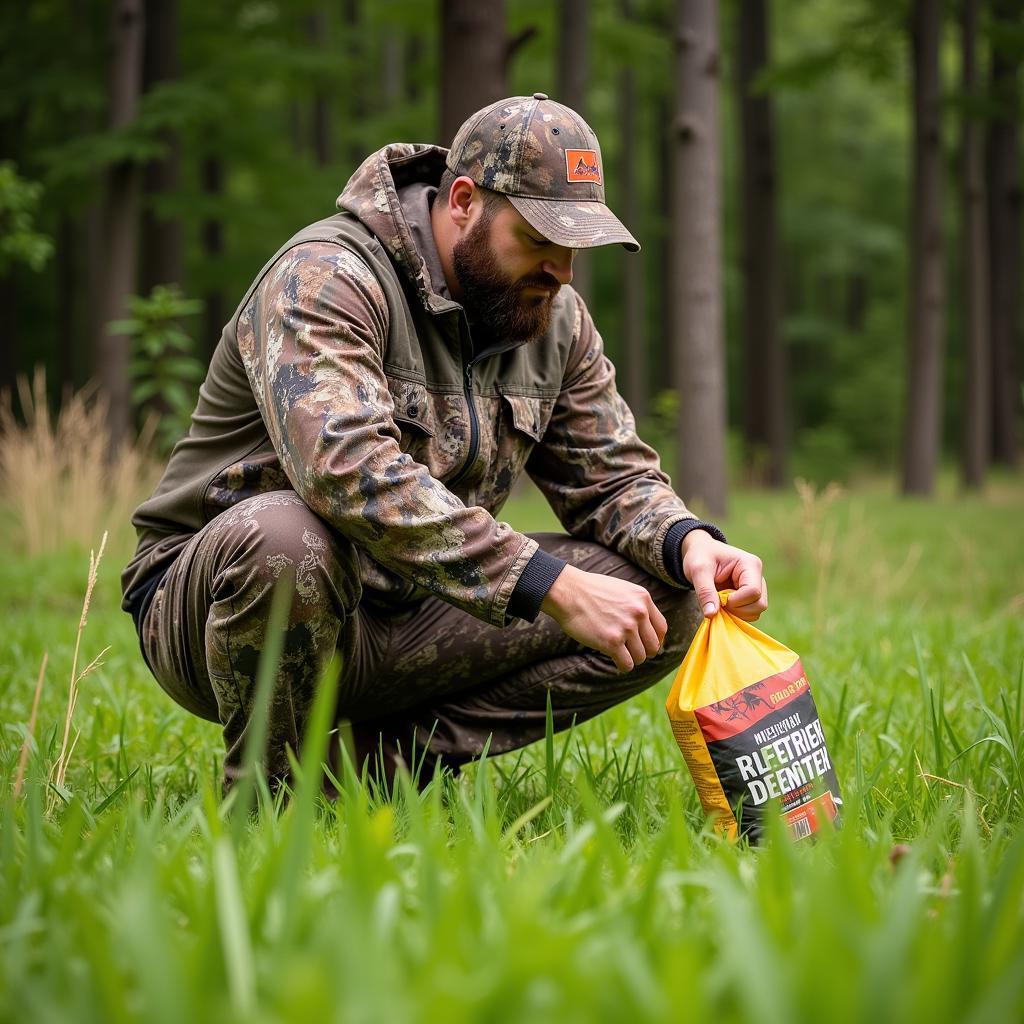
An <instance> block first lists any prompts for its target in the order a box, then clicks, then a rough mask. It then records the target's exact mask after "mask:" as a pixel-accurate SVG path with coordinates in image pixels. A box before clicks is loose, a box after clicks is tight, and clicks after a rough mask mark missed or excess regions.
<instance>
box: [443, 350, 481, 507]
mask: <svg viewBox="0 0 1024 1024" xmlns="http://www.w3.org/2000/svg"><path fill="white" fill-rule="evenodd" d="M474 362H475V360H473V359H471V360H470V361H469V362H468V363H466V369H465V372H464V374H463V377H462V389H463V392H464V394H465V396H466V404H467V405H468V406H469V454H468V455H467V456H466V461H465V462H464V463H463V464H462V469H460V470H459V471H458V473H456V474H455V476H453V477H452V479H451V480H449V481H448V484H447V486H448V487H449V488H451V487H454V486H455V485H456V484H457V483H458V482H459V481H460V480H461V479H462V478H463V477H464V476H465V475H466V474H467V473H468V472H469V470H470V468H471V467H472V465H473V463H474V462H475V461H476V453H477V449H478V448H479V447H480V421H479V420H478V419H477V415H476V403H475V402H474V401H473V363H474Z"/></svg>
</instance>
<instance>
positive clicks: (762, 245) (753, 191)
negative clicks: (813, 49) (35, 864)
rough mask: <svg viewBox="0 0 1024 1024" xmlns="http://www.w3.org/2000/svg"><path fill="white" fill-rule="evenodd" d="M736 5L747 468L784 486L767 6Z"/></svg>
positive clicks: (762, 2)
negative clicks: (763, 79) (757, 86)
mask: <svg viewBox="0 0 1024 1024" xmlns="http://www.w3.org/2000/svg"><path fill="white" fill-rule="evenodd" d="M739 6H740V16H739V61H738V70H739V78H738V81H739V94H740V95H739V107H740V126H741V131H740V140H741V148H740V168H741V171H740V174H741V179H742V186H741V187H742V203H741V213H742V216H741V219H742V232H743V257H742V265H743V298H742V301H741V303H740V306H741V308H742V310H743V391H742V395H743V438H744V442H745V448H746V452H745V455H746V461H747V466H748V469H749V470H751V471H752V472H753V475H754V477H755V479H757V480H758V481H759V482H761V483H766V484H768V485H769V486H770V487H782V486H783V484H784V483H785V479H786V441H787V428H786V419H787V416H786V411H787V390H788V389H787V387H786V383H787V382H786V369H785V352H784V350H783V345H782V334H781V323H780V321H781V312H780V306H781V297H782V283H781V258H780V249H779V243H778V227H777V219H776V207H777V203H778V199H777V193H778V188H777V183H776V182H777V178H776V171H775V164H776V161H775V119H774V113H773V110H772V102H771V99H770V98H769V97H768V96H767V95H765V94H763V93H761V94H758V95H755V94H754V92H753V86H754V82H755V79H756V78H757V76H758V75H759V74H760V73H761V72H762V71H763V70H764V68H765V66H766V65H767V63H768V35H769V27H768V3H767V0H745V2H744V3H741V4H740V5H739Z"/></svg>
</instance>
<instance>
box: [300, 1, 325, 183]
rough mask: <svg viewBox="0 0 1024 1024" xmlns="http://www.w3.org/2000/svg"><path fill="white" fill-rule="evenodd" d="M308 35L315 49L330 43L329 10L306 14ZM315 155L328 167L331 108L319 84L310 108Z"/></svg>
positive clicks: (322, 87) (318, 162)
mask: <svg viewBox="0 0 1024 1024" xmlns="http://www.w3.org/2000/svg"><path fill="white" fill-rule="evenodd" d="M306 36H307V38H308V39H309V42H310V46H311V47H312V48H313V49H314V50H318V49H322V48H323V47H324V46H325V45H328V44H329V38H328V36H329V33H328V23H327V12H326V11H324V10H323V9H322V8H320V9H318V10H315V11H312V12H311V13H309V14H308V15H306ZM310 122H311V134H312V138H311V139H310V141H311V143H312V145H313V156H314V157H315V158H316V162H317V164H318V165H319V166H320V167H326V166H327V165H328V164H329V163H330V160H331V108H330V104H329V102H328V99H327V89H326V88H325V87H324V86H323V85H322V84H318V85H317V87H316V89H315V90H314V92H313V103H312V109H311V110H310Z"/></svg>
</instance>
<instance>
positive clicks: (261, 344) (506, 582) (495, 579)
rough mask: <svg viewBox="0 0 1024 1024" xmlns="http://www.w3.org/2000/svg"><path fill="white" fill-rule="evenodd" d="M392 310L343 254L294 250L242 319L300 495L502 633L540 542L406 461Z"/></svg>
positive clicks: (268, 419) (256, 382)
mask: <svg viewBox="0 0 1024 1024" xmlns="http://www.w3.org/2000/svg"><path fill="white" fill-rule="evenodd" d="M388 322H389V313H388V307H387V302H386V300H385V298H384V294H383V291H382V290H381V288H380V285H379V283H378V282H377V280H376V278H375V277H374V275H373V273H372V272H371V271H370V269H369V268H368V267H367V265H366V263H365V262H364V261H363V260H362V259H361V258H360V257H359V256H357V255H356V254H355V253H353V252H351V251H350V250H348V249H346V248H344V247H342V246H338V245H336V244H333V243H326V242H315V243H308V244H304V245H300V246H297V247H295V248H293V249H290V250H289V251H288V252H286V253H285V254H284V255H283V256H282V257H281V258H280V259H279V260H278V261H277V263H276V264H274V265H273V266H272V267H271V268H270V270H269V271H268V272H267V274H266V275H265V276H264V278H263V280H262V281H261V282H260V285H259V286H258V287H257V289H256V290H255V292H254V293H253V296H252V298H251V300H250V301H249V302H248V303H247V304H246V305H245V307H244V308H243V310H242V312H241V313H240V315H239V319H238V325H237V336H238V346H239V352H240V354H241V357H242V361H243V363H244V365H245V369H246V373H247V375H248V377H249V381H250V383H251V385H252V389H253V393H254V395H255V396H256V401H257V404H258V406H259V409H260V412H261V414H262V416H263V419H264V422H265V423H266V426H267V430H268V432H269V435H270V439H271V442H272V444H273V445H274V448H275V450H276V452H277V454H278V457H279V458H280V460H281V466H282V469H283V470H284V472H285V474H286V475H287V476H288V479H289V481H290V482H291V484H292V486H293V487H294V488H295V491H296V493H297V494H298V495H299V496H300V497H301V498H302V499H303V501H305V502H306V504H307V505H308V506H309V507H310V508H311V509H312V510H313V511H314V512H315V513H316V514H317V515H318V516H320V517H321V518H322V519H324V520H325V521H326V522H328V523H329V524H330V525H331V526H332V527H334V528H335V529H336V530H337V531H338V532H339V533H340V534H342V535H343V536H345V537H347V538H349V539H350V540H351V541H352V542H353V543H354V544H356V545H358V546H359V547H361V548H363V549H364V550H365V551H366V552H367V553H368V554H369V555H370V556H371V557H372V558H373V559H374V560H375V561H377V562H379V563H380V564H381V565H383V566H385V567H386V568H388V569H391V570H392V571H393V572H395V573H397V574H398V575H399V576H401V577H403V578H405V579H407V580H410V581H411V582H413V583H416V584H418V585H419V586H421V587H424V588H426V589H427V590H430V591H431V592H433V593H434V594H436V595H437V596H438V597H440V598H442V599H443V600H445V601H447V602H449V603H450V604H453V605H456V606H457V607H460V608H462V609H464V610H465V611H467V612H469V613H470V614H472V615H475V616H476V617H477V618H480V619H482V620H484V621H485V622H490V623H492V624H494V625H497V626H502V625H505V624H506V621H507V620H506V608H507V604H508V599H509V597H510V596H511V594H512V591H513V590H514V588H515V585H516V582H517V581H518V579H519V576H520V574H521V573H522V571H523V570H524V568H525V567H526V565H527V563H528V562H529V561H530V558H531V557H532V556H533V554H534V552H535V551H536V550H537V542H536V541H534V540H532V539H530V538H528V537H526V536H524V535H523V534H521V533H517V532H516V531H515V530H513V529H512V527H511V526H509V525H508V524H507V523H500V522H497V521H496V520H495V519H493V518H492V517H491V516H490V515H489V514H488V513H487V512H485V511H484V510H483V509H482V508H475V507H474V508H468V507H467V506H466V505H464V504H463V502H462V501H460V500H459V498H457V497H456V496H455V495H454V494H452V493H451V492H450V491H449V490H448V489H447V488H446V487H445V486H444V485H443V484H442V483H441V482H440V481H439V480H437V479H435V478H434V477H433V476H431V474H430V472H429V470H428V469H427V468H426V467H425V466H423V465H422V464H421V463H418V462H416V461H415V460H413V459H412V457H411V456H409V455H408V454H405V453H403V452H402V450H401V447H400V441H401V432H400V430H399V429H398V427H397V426H396V424H395V421H394V418H393V416H394V403H393V400H392V398H391V393H390V391H389V390H388V386H387V378H386V377H385V374H384V364H383V353H384V349H385V340H386V338H387V334H388Z"/></svg>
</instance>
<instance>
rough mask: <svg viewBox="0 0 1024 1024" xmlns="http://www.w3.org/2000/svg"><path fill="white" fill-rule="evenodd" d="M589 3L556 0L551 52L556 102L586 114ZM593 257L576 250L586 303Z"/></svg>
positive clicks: (579, 287)
mask: <svg viewBox="0 0 1024 1024" xmlns="http://www.w3.org/2000/svg"><path fill="white" fill-rule="evenodd" d="M589 22H590V2H589V0H560V2H559V5H558V47H557V50H556V54H555V60H556V66H555V70H556V72H557V74H556V76H555V77H556V80H557V83H558V86H557V88H558V95H557V96H555V97H553V98H554V99H556V100H557V101H558V102H559V103H564V104H565V105H566V106H567V107H571V108H572V109H573V110H575V111H576V113H577V114H579V115H580V117H582V118H584V119H586V116H587V85H588V84H589V82H590V31H589V28H590V26H589ZM593 279H594V267H593V256H592V254H591V253H589V252H588V251H587V250H586V249H581V250H579V251H578V252H577V253H576V257H575V259H574V260H573V266H572V286H573V288H575V289H576V291H578V292H579V293H580V295H582V296H583V300H584V301H585V302H589V301H590V299H591V297H592V295H593Z"/></svg>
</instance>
